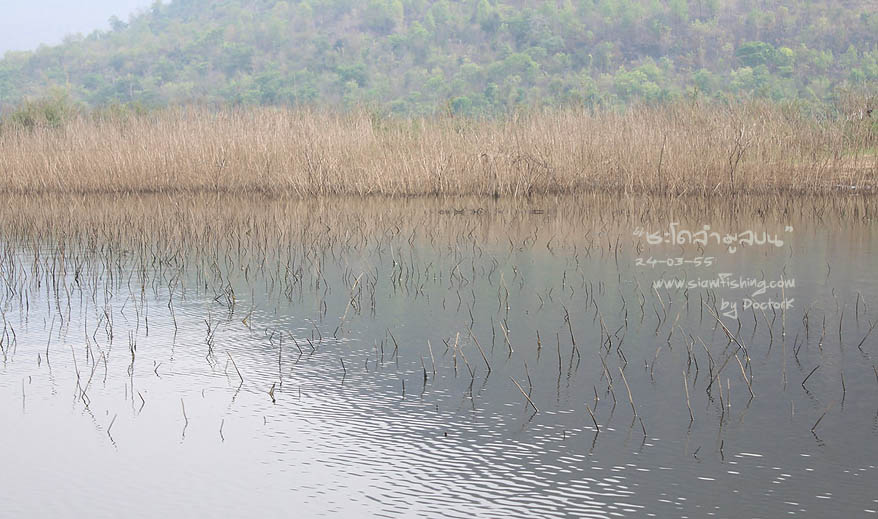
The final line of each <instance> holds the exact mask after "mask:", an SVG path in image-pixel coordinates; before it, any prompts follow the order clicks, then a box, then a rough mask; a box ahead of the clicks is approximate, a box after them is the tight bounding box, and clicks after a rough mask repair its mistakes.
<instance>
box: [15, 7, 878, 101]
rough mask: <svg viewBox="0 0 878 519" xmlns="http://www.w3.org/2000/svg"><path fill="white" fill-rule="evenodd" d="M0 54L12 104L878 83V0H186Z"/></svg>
mask: <svg viewBox="0 0 878 519" xmlns="http://www.w3.org/2000/svg"><path fill="white" fill-rule="evenodd" d="M110 25H111V29H110V30H107V31H103V30H101V31H95V32H93V33H91V34H89V35H87V36H84V37H68V38H66V39H65V42H64V43H63V44H61V45H57V46H51V47H45V46H44V47H41V48H40V49H38V50H36V51H33V52H9V53H7V54H6V55H5V57H4V58H3V59H2V60H0V108H8V107H11V106H15V105H17V104H19V103H21V102H22V101H24V100H27V99H33V98H37V97H41V96H47V95H66V96H68V97H69V98H71V99H72V100H74V101H76V102H80V103H83V104H85V105H89V106H103V105H108V104H117V103H122V104H128V103H132V104H137V105H142V106H144V107H159V106H165V105H169V104H181V103H199V104H223V105H239V104H240V105H251V104H262V105H319V106H336V107H338V106H341V107H351V106H356V105H364V104H365V105H368V106H371V107H373V108H375V109H379V110H382V111H386V112H393V113H400V114H422V113H434V112H437V111H450V112H453V113H461V114H468V115H481V114H492V113H498V112H504V111H508V110H510V109H512V108H514V107H517V106H522V105H527V106H542V105H550V106H560V105H570V104H576V105H587V106H606V105H619V104H624V103H629V102H632V101H641V100H642V101H648V102H662V101H667V100H673V99H678V98H681V97H685V96H694V95H698V96H706V97H722V96H747V97H750V96H752V97H762V98H768V99H772V100H793V99H798V100H802V101H804V102H814V103H820V102H824V101H829V100H832V99H833V98H834V97H836V96H838V95H839V92H842V91H845V90H846V89H861V90H862V89H866V90H867V91H869V90H874V89H875V85H876V84H878V9H876V6H875V3H874V1H872V0H850V1H825V0H817V1H802V0H798V1H792V2H790V1H777V0H764V1H754V0H551V1H526V0H365V1H354V0H301V1H299V0H289V1H275V0H217V1H210V0H174V1H173V2H170V3H161V2H155V3H154V4H153V5H152V7H150V8H148V9H147V10H145V11H143V12H142V13H141V14H138V15H136V16H134V17H132V18H131V19H130V20H127V21H124V20H121V19H118V18H113V19H111V20H110Z"/></svg>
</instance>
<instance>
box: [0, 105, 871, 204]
mask: <svg viewBox="0 0 878 519" xmlns="http://www.w3.org/2000/svg"><path fill="white" fill-rule="evenodd" d="M876 141H878V137H876V132H875V130H874V125H873V124H871V120H869V119H866V120H853V121H851V120H845V119H844V118H816V117H811V116H807V115H804V114H803V113H801V112H800V111H797V110H794V109H791V108H783V107H779V106H775V105H770V104H763V103H757V102H753V103H743V104H737V105H731V106H720V105H715V104H702V103H677V104H673V105H668V106H663V107H634V108H631V109H629V110H627V111H625V112H623V113H617V112H609V111H607V112H598V113H592V112H588V111H584V110H579V109H566V110H560V111H545V112H532V113H527V114H520V115H516V116H511V117H509V118H506V119H503V120H492V121H472V120H464V119H459V118H453V117H437V118H427V119H416V120H395V119H379V118H375V117H373V116H372V115H370V114H369V113H367V112H354V113H348V114H339V113H331V112H324V111H310V110H289V109H278V108H248V109H240V110H237V109H229V110H221V111H209V110H207V109H200V108H179V109H169V110H165V111H161V112H156V113H153V114H149V115H145V116H130V117H109V118H100V117H95V116H88V115H81V116H79V117H77V118H75V119H73V120H71V121H69V122H67V123H65V124H64V125H63V126H62V127H61V128H36V129H23V128H14V127H11V126H9V125H7V126H6V127H4V128H2V129H0V192H6V193H46V192H49V193H55V192H57V193H155V192H158V193H169V192H189V193H198V192H225V193H229V192H231V193H239V192H253V193H257V192H258V193H269V194H285V195H290V194H292V195H297V196H315V195H320V196H328V195H375V194H378V195H389V196H420V195H477V196H504V197H506V196H512V197H517V196H532V195H537V194H561V193H572V192H586V191H611V192H622V193H626V192H631V193H657V192H658V193H672V194H677V195H679V194H714V193H721V194H728V193H770V192H795V193H807V192H825V191H830V190H834V189H838V188H839V186H844V188H845V189H851V186H854V189H855V190H858V191H865V192H872V191H874V189H875V186H876V185H878V156H876V155H875V153H874V146H875V145H876Z"/></svg>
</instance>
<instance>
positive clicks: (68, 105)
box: [4, 92, 79, 130]
mask: <svg viewBox="0 0 878 519" xmlns="http://www.w3.org/2000/svg"><path fill="white" fill-rule="evenodd" d="M78 112H79V109H78V108H77V106H76V105H75V104H74V103H73V102H72V101H71V100H70V98H69V97H68V96H67V95H66V94H64V93H60V92H54V93H52V94H51V95H50V96H48V97H44V98H40V99H36V100H28V101H25V102H24V103H22V104H21V105H20V106H19V107H18V108H16V109H15V110H13V111H12V112H11V113H10V114H9V115H8V116H7V117H5V118H4V122H6V123H7V124H10V125H12V126H15V127H19V128H24V129H27V130H33V129H36V128H60V127H61V126H62V125H63V123H64V122H65V121H67V120H68V119H70V118H71V117H73V116H74V115H76V114H77V113H78Z"/></svg>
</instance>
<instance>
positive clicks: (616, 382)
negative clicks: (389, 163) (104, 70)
mask: <svg viewBox="0 0 878 519" xmlns="http://www.w3.org/2000/svg"><path fill="white" fill-rule="evenodd" d="M57 202H58V201H57V200H56V201H53V203H52V204H51V205H52V206H53V207H56V208H57V209H53V210H51V211H46V210H45V209H44V208H45V207H48V206H49V204H48V203H47V202H43V201H39V200H27V201H20V202H18V203H19V205H18V206H15V205H14V204H11V205H10V207H9V208H6V209H4V210H3V212H2V216H0V221H2V227H0V251H2V259H0V274H2V278H0V297H2V312H3V314H2V319H3V323H4V324H3V333H2V359H0V360H2V363H0V416H2V421H3V426H2V427H0V445H2V446H3V449H2V451H0V459H2V467H3V472H2V473H3V475H4V476H5V477H4V478H3V484H2V485H0V516H3V517H45V516H52V515H63V516H67V517H117V516H119V515H120V514H124V515H125V516H129V517H155V516H158V515H160V514H168V515H171V516H181V515H185V516H190V515H191V516H196V515H197V516H200V515H208V514H210V515H223V516H228V515H233V514H235V515H240V516H246V517H253V516H263V517H286V516H290V515H293V516H300V517H304V516H315V517H316V516H344V517H348V516H350V517H360V516H377V517H439V516H442V517H472V516H478V517H644V516H647V517H779V516H782V515H783V516H787V515H792V516H801V517H824V516H827V515H829V514H834V515H839V516H867V517H868V516H872V515H874V514H876V510H878V492H876V488H878V442H876V440H878V371H876V368H875V366H876V364H878V359H876V356H878V330H876V331H875V333H871V332H870V330H871V327H872V323H874V322H876V321H878V275H876V268H875V265H876V263H875V257H876V256H878V224H876V222H875V220H874V219H873V217H874V213H873V210H874V205H875V204H874V202H871V201H868V200H865V201H864V200H861V199H851V200H835V201H826V200H804V201H803V200H798V201H797V200H791V201H784V200H780V201H779V200H761V199H760V200H749V201H738V202H723V203H706V202H662V201H649V200H638V199H605V198H581V199H560V200H556V199H551V200H548V199H547V200H533V201H530V202H526V203H500V202H494V201H485V200H453V201H439V200H436V201H385V200H372V201H359V202H347V203H345V202H342V201H324V202H295V201H279V200H269V201H253V200H192V199H186V200H159V199H145V200H134V201H132V200H103V201H94V200H92V201H81V200H79V201H77V200H73V201H67V203H65V204H58V203H57ZM671 224H674V227H673V228H672V227H671ZM705 225H709V226H710V227H711V231H716V232H718V233H720V234H719V235H718V236H719V240H720V241H722V239H723V238H727V241H728V240H729V239H731V238H729V236H733V235H738V233H740V232H744V231H748V230H752V231H754V233H755V235H756V236H757V237H761V236H763V235H767V236H768V237H771V238H772V239H773V240H774V241H775V243H765V244H761V245H760V244H756V243H754V244H752V245H747V244H741V243H740V240H739V238H741V237H742V235H738V236H735V240H736V241H735V243H717V239H716V237H713V238H708V243H707V244H704V245H699V244H697V243H691V240H689V241H690V242H689V243H679V242H680V240H681V239H682V240H683V241H686V238H687V236H688V235H686V234H685V233H679V232H677V231H679V230H689V231H692V232H693V233H694V232H697V231H702V230H704V226H705ZM672 229H673V232H672ZM665 232H668V235H667V236H666V235H665V234H664V233H665ZM702 236H703V235H702ZM708 236H711V235H708ZM697 237H698V235H695V236H693V238H697ZM666 239H667V241H666ZM658 241H661V243H654V242H658ZM780 242H782V243H780ZM730 246H731V247H734V248H735V250H734V252H732V251H730ZM721 274H723V275H724V274H728V276H724V277H723V278H722V279H725V281H722V282H719V283H718V282H717V281H716V280H717V279H718V278H720V275H721ZM751 279H752V280H754V281H752V283H754V284H755V286H750V287H735V286H733V285H734V283H735V282H738V283H743V284H744V285H747V284H748V283H751V281H750V280H751ZM677 281H679V282H682V283H683V284H684V285H688V284H689V283H690V282H691V283H693V285H692V286H683V287H677V286H675V285H674V283H675V282H677ZM763 281H764V282H765V283H767V285H766V288H765V290H764V292H763V293H759V292H760V290H759V283H761V282H763ZM774 281H782V283H780V284H783V287H782V288H781V287H779V286H778V285H779V284H778V283H775V286H772V285H771V283H772V282H774ZM668 282H670V283H671V285H670V286H669V285H667V284H664V283H668ZM657 283H663V284H662V285H661V286H660V285H658V284H657ZM785 300H786V301H787V304H786V305H783V304H781V303H783V301H785ZM748 301H755V302H756V303H759V304H760V305H761V306H759V307H758V308H754V307H752V306H751V307H749V308H748V307H746V306H745V305H749V303H748ZM769 301H771V302H776V303H778V304H777V305H774V306H772V305H765V303H767V302H769ZM732 305H737V306H736V307H734V306H732ZM735 312H737V313H735ZM727 330H728V331H727ZM806 378H807V380H806ZM803 381H805V383H804V384H803ZM626 386H627V387H626ZM629 389H630V391H629ZM629 393H630V398H629ZM687 394H688V401H689V404H688V405H687ZM525 395H527V396H525ZM690 408H691V418H690ZM592 414H593V417H594V418H592ZM596 423H597V425H598V427H596ZM815 425H816V427H815Z"/></svg>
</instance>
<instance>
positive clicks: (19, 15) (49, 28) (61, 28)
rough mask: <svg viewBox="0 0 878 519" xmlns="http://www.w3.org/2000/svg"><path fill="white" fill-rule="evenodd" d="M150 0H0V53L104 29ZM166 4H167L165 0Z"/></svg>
mask: <svg viewBox="0 0 878 519" xmlns="http://www.w3.org/2000/svg"><path fill="white" fill-rule="evenodd" d="M152 2H153V0H0V56H2V55H3V53H4V52H6V51H7V50H29V49H35V48H36V47H37V46H39V45H40V44H41V43H46V44H50V45H51V44H56V43H60V42H61V39H62V38H64V36H66V35H68V34H74V33H82V34H88V33H90V32H91V31H93V30H95V29H107V28H109V24H108V23H107V20H108V19H109V18H110V16H112V15H116V16H118V17H119V18H121V19H122V20H126V21H127V20H128V15H130V14H131V13H133V12H135V11H136V10H138V9H141V8H144V7H148V6H149V5H151V4H152ZM165 3H168V2H167V1H166V2H165Z"/></svg>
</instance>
